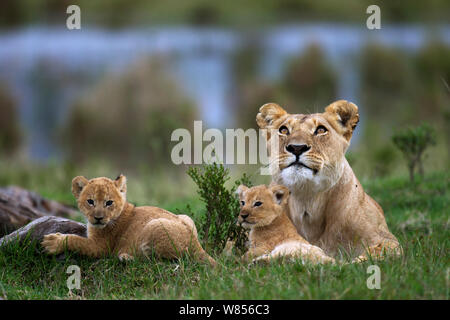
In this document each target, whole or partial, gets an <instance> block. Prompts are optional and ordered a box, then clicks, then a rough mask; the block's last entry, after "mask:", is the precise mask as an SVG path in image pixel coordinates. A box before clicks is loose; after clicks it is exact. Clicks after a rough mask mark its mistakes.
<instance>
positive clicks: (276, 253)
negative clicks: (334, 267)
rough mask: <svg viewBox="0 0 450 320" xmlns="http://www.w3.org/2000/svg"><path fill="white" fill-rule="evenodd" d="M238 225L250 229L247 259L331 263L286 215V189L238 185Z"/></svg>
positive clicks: (332, 260) (287, 195) (275, 186)
mask: <svg viewBox="0 0 450 320" xmlns="http://www.w3.org/2000/svg"><path fill="white" fill-rule="evenodd" d="M236 192H237V193H238V195H239V199H240V203H241V211H240V213H239V218H238V220H239V222H240V223H241V225H242V226H243V227H244V228H247V229H250V235H249V240H250V248H249V250H248V251H247V253H246V254H245V256H244V258H245V259H246V260H250V259H253V262H259V261H270V260H272V259H275V258H281V257H291V258H294V257H298V258H301V259H302V260H303V261H310V262H312V263H334V262H335V261H334V259H333V258H331V257H329V256H327V255H326V254H325V253H324V251H323V250H322V249H320V248H319V247H317V246H314V245H311V244H310V243H308V241H306V240H305V239H303V238H302V237H301V236H300V235H299V234H298V233H297V230H296V229H295V227H294V225H293V224H292V222H291V220H289V217H288V215H287V210H288V208H289V206H288V198H289V190H288V189H287V188H286V187H284V186H281V185H272V186H270V187H266V186H265V185H260V186H256V187H252V188H248V187H246V186H244V185H240V186H239V187H238V189H237V190H236Z"/></svg>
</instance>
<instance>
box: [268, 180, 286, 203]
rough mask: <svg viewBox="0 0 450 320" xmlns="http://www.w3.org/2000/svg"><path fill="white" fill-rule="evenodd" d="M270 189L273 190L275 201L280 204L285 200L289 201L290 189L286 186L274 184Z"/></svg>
mask: <svg viewBox="0 0 450 320" xmlns="http://www.w3.org/2000/svg"><path fill="white" fill-rule="evenodd" d="M269 189H270V191H272V193H273V195H274V197H275V202H276V203H278V204H280V205H281V204H283V203H284V202H287V199H288V197H289V189H288V188H286V187H285V186H282V185H279V184H274V185H271V186H270V187H269Z"/></svg>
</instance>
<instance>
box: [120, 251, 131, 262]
mask: <svg viewBox="0 0 450 320" xmlns="http://www.w3.org/2000/svg"><path fill="white" fill-rule="evenodd" d="M119 260H120V261H123V262H126V261H133V260H134V257H133V256H131V255H129V254H128V253H121V254H119Z"/></svg>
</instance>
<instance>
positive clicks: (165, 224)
mask: <svg viewBox="0 0 450 320" xmlns="http://www.w3.org/2000/svg"><path fill="white" fill-rule="evenodd" d="M126 191H127V185H126V177H125V176H123V175H120V176H119V177H117V179H116V180H114V181H113V180H111V179H108V178H104V177H101V178H95V179H91V180H88V179H86V178H85V177H81V176H79V177H75V178H74V179H73V181H72V193H73V195H74V196H75V198H76V199H77V203H78V207H79V209H80V210H81V212H83V214H84V215H85V216H86V218H87V221H88V237H87V238H84V237H80V236H77V235H72V234H60V233H52V234H48V235H46V236H44V240H43V241H42V246H43V247H44V249H45V250H46V251H47V252H48V253H51V254H58V253H60V252H62V251H63V250H64V248H65V246H67V248H68V249H69V250H73V251H77V252H79V253H81V254H84V255H87V256H92V257H99V256H102V255H106V254H110V253H113V254H116V255H117V256H118V257H119V259H120V260H130V259H133V258H134V256H135V255H142V254H143V255H147V254H149V253H151V252H153V253H155V254H156V255H157V256H161V257H164V258H177V257H180V256H181V255H182V254H183V253H190V254H192V255H193V256H195V257H196V258H197V259H199V260H201V261H205V262H209V263H210V264H212V265H215V264H216V262H215V261H214V259H212V258H211V257H210V256H209V255H208V254H207V253H206V252H205V251H204V250H203V248H202V247H201V245H200V243H199V242H198V239H197V229H196V228H195V224H194V221H192V219H191V218H189V217H188V216H186V215H175V214H173V213H170V212H168V211H166V210H163V209H160V208H156V207H135V206H134V205H132V204H130V203H128V202H127V200H126Z"/></svg>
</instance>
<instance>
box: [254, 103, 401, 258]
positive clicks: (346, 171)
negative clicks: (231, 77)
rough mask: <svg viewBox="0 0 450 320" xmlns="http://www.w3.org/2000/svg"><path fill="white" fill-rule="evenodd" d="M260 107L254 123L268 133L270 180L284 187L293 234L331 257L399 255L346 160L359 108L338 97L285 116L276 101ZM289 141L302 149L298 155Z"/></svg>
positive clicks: (380, 212)
mask: <svg viewBox="0 0 450 320" xmlns="http://www.w3.org/2000/svg"><path fill="white" fill-rule="evenodd" d="M259 111H260V112H259V113H258V115H257V116H256V121H257V123H258V125H259V127H260V128H261V129H267V130H268V131H269V134H268V138H267V146H268V150H269V154H270V160H271V163H270V170H271V173H272V181H273V182H274V183H277V184H281V185H284V186H286V187H288V188H289V190H290V192H291V196H290V200H289V206H290V210H289V212H290V218H291V220H292V221H293V223H294V225H295V227H296V229H297V231H298V233H299V234H300V235H302V236H303V237H304V238H305V239H306V240H307V241H309V242H310V243H312V244H314V245H317V246H319V247H320V248H322V249H323V250H324V251H325V253H326V254H328V255H331V256H335V257H337V256H341V255H343V254H344V255H350V256H351V257H356V258H355V259H356V261H361V260H365V259H367V254H370V255H372V256H373V257H375V258H377V257H381V256H383V255H384V254H385V253H389V254H401V252H402V250H401V247H400V245H399V243H398V241H397V239H396V238H395V236H394V235H393V234H392V233H391V232H390V231H389V229H388V226H387V224H386V220H385V217H384V213H383V210H382V208H381V207H380V206H379V205H378V203H376V202H375V201H374V200H373V199H372V198H371V197H370V196H369V195H367V194H366V193H365V192H364V190H363V188H362V186H361V184H360V183H359V181H358V179H357V178H356V176H355V174H354V173H353V170H352V168H351V167H350V165H349V164H348V162H347V160H346V159H345V152H346V150H347V148H348V146H349V144H350V139H351V137H352V134H353V131H354V129H355V128H356V125H357V123H358V121H359V114H358V107H357V106H356V105H354V104H353V103H351V102H348V101H345V100H339V101H336V102H334V103H332V104H331V105H329V106H328V107H327V108H326V109H325V112H323V113H315V114H306V115H305V114H288V113H287V112H286V111H285V110H284V109H283V108H282V107H280V106H279V105H277V104H275V103H268V104H265V105H264V106H262V107H261V108H260V110H259ZM289 145H297V146H306V147H305V150H304V152H303V153H302V154H301V155H300V156H299V157H298V159H297V156H296V155H294V154H293V153H292V152H289V150H287V147H288V146H289ZM297 160H298V162H300V163H296V164H295V162H296V161H297Z"/></svg>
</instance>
